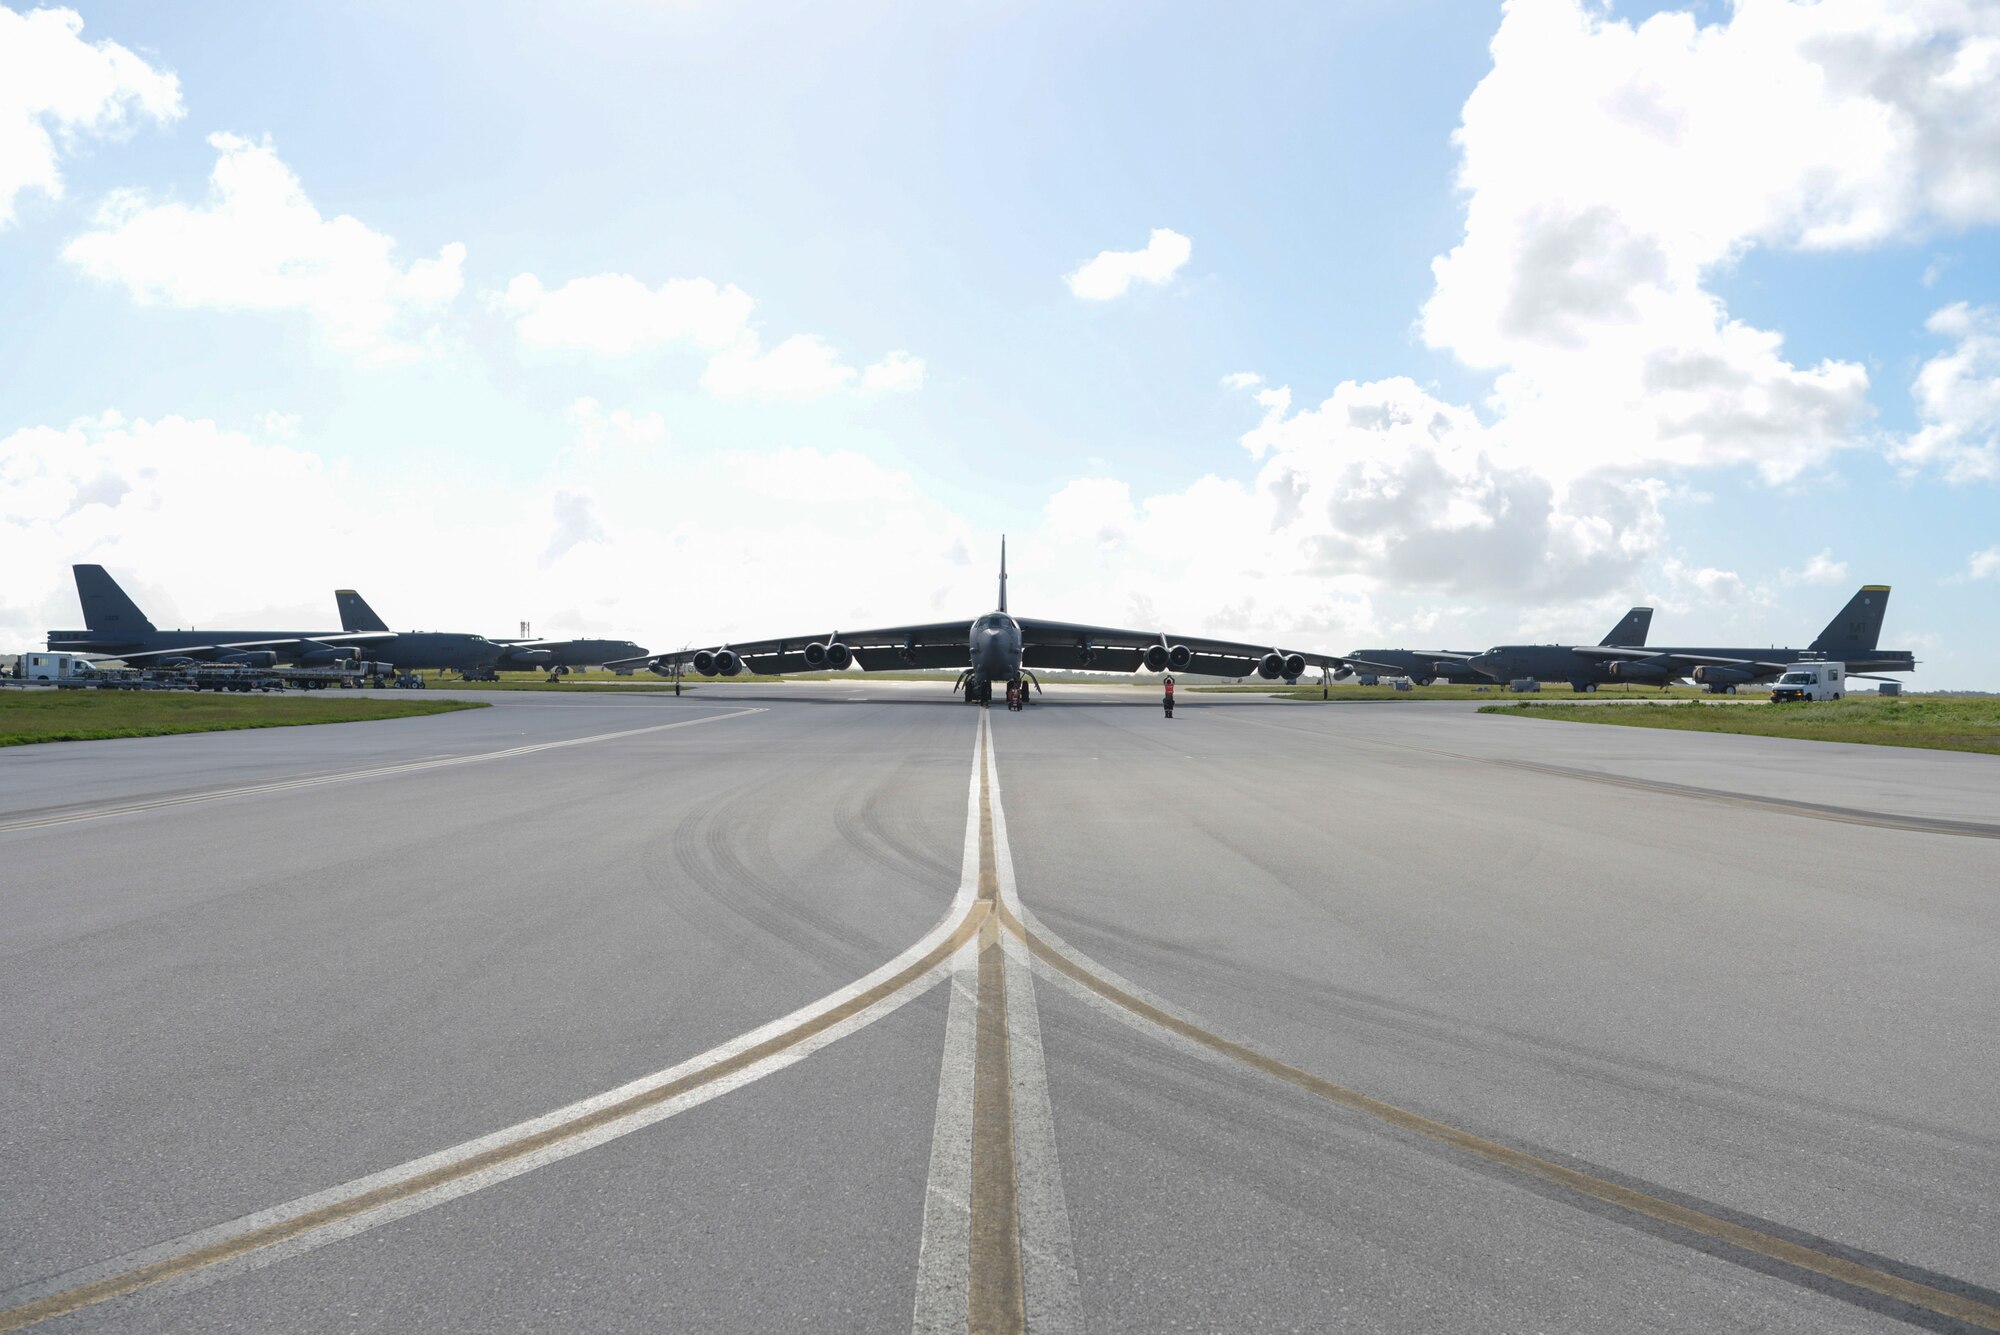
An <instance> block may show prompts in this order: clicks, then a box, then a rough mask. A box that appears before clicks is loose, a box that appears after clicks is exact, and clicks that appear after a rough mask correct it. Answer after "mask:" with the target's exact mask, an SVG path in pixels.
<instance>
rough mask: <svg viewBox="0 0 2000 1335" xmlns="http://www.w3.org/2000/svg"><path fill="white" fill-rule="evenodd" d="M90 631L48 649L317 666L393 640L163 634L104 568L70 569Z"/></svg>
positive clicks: (365, 653) (318, 634) (59, 638)
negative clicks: (74, 577)
mask: <svg viewBox="0 0 2000 1335" xmlns="http://www.w3.org/2000/svg"><path fill="white" fill-rule="evenodd" d="M71 569H72V571H73V572H74V573H75V575H76V596H77V601H78V602H80V603H82V604H83V623H84V625H86V626H88V627H89V629H88V630H52V631H50V632H49V648H50V649H51V650H54V651H58V652H69V653H75V654H84V655H87V656H89V657H93V658H117V659H122V660H124V661H126V662H149V663H164V664H169V665H171V664H175V663H179V662H201V663H240V664H243V665H244V666H247V667H275V666H276V665H277V664H279V663H281V662H282V663H292V664H298V665H301V666H318V665H325V664H332V663H349V662H360V661H362V660H364V659H373V658H375V657H376V656H377V655H379V654H380V653H381V652H382V650H383V648H384V646H386V645H387V644H388V642H389V641H391V640H394V639H395V636H393V635H386V634H380V633H373V632H360V633H356V632H353V631H318V630H313V631H290V630H160V629H158V628H156V627H155V626H154V625H153V623H152V622H151V621H149V620H147V619H146V614H145V613H144V612H141V611H140V610H139V605H138V604H137V603H135V602H133V601H132V599H131V597H130V596H129V595H127V594H126V592H125V590H123V589H121V588H119V587H118V581H117V580H115V579H113V578H111V575H110V573H109V572H108V571H106V570H105V568H104V567H103V566H99V565H78V566H73V567H71Z"/></svg>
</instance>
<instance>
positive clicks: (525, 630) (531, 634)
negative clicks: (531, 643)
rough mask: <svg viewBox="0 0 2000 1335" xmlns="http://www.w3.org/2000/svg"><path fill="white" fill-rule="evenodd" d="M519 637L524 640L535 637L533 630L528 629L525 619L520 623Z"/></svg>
mask: <svg viewBox="0 0 2000 1335" xmlns="http://www.w3.org/2000/svg"><path fill="white" fill-rule="evenodd" d="M521 638H522V639H524V640H532V639H534V638H535V632H533V631H531V630H529V629H528V623H527V622H525V621H523V622H522V623H521Z"/></svg>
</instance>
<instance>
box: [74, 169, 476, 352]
mask: <svg viewBox="0 0 2000 1335" xmlns="http://www.w3.org/2000/svg"><path fill="white" fill-rule="evenodd" d="M208 142H209V143H210V144H211V145H212V146H214V148H215V150H216V153H217V159H216V164H215V170H214V172H213V173H212V174H211V175H210V177H209V194H208V199H207V200H206V201H205V202H204V203H203V204H201V205H199V206H196V207H190V206H188V205H185V204H178V203H172V202H159V203H156V202H153V201H150V200H148V199H147V198H145V197H144V196H143V195H141V194H138V193H136V192H130V191H126V192H120V193H117V194H114V195H113V196H112V197H111V198H110V199H108V200H106V201H105V203H104V205H103V207H102V208H101V209H99V211H98V214H97V219H96V228H95V230H93V231H88V232H85V233H84V234H83V235H81V236H79V237H77V238H76V239H75V240H73V241H71V242H70V243H69V245H68V246H67V247H65V248H64V250H63V255H64V257H65V258H66V259H68V260H69V261H70V262H71V263H73V264H75V265H76V266H78V267H79V268H81V269H82V270H83V271H84V272H85V273H88V274H90V275H91V276H92V277H94V278H97V279H100V280H102V281H104V282H107V283H114V284H117V285H119V286H121V287H123V288H125V289H126V290H127V291H128V292H130V293H131V295H132V297H133V299H134V300H136V301H139V302H142V303H147V304H158V305H166V306H177V307H182V308H186V309H202V308H207V309H213V310H231V311H298V312H302V313H304V314H305V315H307V316H308V317H309V318H310V319H311V320H312V322H313V324H314V326H315V328H317V329H318V330H319V332H320V333H321V334H322V335H323V336H324V337H325V339H326V341H327V343H328V345H329V346H331V347H333V348H336V349H338V350H340V351H342V352H345V353H349V354H352V355H354V356H355V357H357V358H360V359H362V360H365V361H377V362H391V361H406V360H409V359H412V358H414V357H419V356H422V355H424V353H425V352H426V351H428V350H430V349H431V348H433V347H435V345H436V344H437V343H438V341H439V340H440V338H441V333H440V331H439V330H438V328H437V326H436V325H435V323H434V321H435V319H436V317H437V316H438V315H439V314H440V312H441V311H442V309H443V308H444V307H446V306H448V305H449V304H450V303H451V301H452V299H453V298H454V297H456V296H457V295H458V292H459V289H460V287H461V286H462V284H463V277H462V274H461V269H462V267H463V265H464V262H465V247H464V246H463V245H460V244H458V243H456V242H453V243H451V244H449V245H447V246H445V247H444V248H443V249H441V250H440V251H439V252H438V255H437V258H435V259H419V260H415V261H412V262H411V263H409V264H402V263H399V262H398V260H397V258H396V253H395V251H396V243H395V241H394V239H392V238H390V237H387V236H384V235H382V234H381V233H380V232H376V231H373V230H371V229H370V228H369V227H367V226H366V225H365V224H363V223H362V222H360V221H359V220H358V219H356V218H353V217H350V216H347V215H345V214H342V215H339V216H337V217H332V218H328V217H326V216H324V215H323V214H321V213H320V211H319V209H318V208H317V207H315V206H314V204H313V202H312V201H311V200H310V199H308V198H307V197H306V193H305V190H304V188H303V187H302V186H301V185H300V184H299V178H298V177H297V176H296V175H294V174H293V173H292V171H291V169H290V168H288V167H287V166H286V165H285V164H284V162H283V161H281V160H280V159H279V157H278V153H277V150H276V149H275V148H274V147H272V145H271V143H270V141H269V140H263V141H254V140H250V139H245V138H243V137H241V136H239V135H233V134H216V135H211V136H210V137H209V141H208Z"/></svg>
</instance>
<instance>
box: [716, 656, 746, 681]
mask: <svg viewBox="0 0 2000 1335" xmlns="http://www.w3.org/2000/svg"><path fill="white" fill-rule="evenodd" d="M742 670H743V660H742V659H741V658H740V657H738V656H737V653H736V651H735V650H734V649H717V650H716V651H715V675H716V676H718V677H733V676H735V675H736V674H737V673H739V672H741V671H742Z"/></svg>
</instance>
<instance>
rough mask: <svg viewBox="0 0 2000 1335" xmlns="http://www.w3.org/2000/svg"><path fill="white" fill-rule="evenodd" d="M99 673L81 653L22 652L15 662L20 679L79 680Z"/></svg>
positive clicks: (17, 676)
mask: <svg viewBox="0 0 2000 1335" xmlns="http://www.w3.org/2000/svg"><path fill="white" fill-rule="evenodd" d="M95 675H97V669H95V668H94V667H92V666H91V663H90V660H89V659H88V658H85V657H84V656H83V655H81V654H55V653H50V654H40V653H29V654H22V655H21V657H20V658H19V659H18V660H16V662H15V664H14V677H15V679H16V680H18V681H49V682H59V681H77V680H80V679H82V678H86V677H93V676H95Z"/></svg>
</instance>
